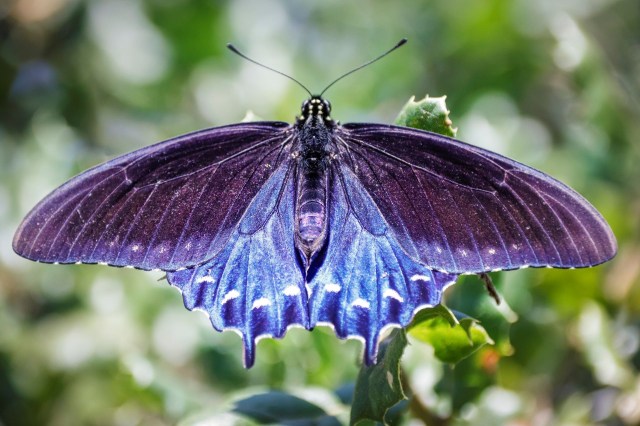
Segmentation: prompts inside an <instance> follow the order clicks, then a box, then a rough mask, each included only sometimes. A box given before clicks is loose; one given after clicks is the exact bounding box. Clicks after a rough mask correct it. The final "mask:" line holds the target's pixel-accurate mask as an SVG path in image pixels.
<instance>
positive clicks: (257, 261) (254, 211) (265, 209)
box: [167, 165, 309, 367]
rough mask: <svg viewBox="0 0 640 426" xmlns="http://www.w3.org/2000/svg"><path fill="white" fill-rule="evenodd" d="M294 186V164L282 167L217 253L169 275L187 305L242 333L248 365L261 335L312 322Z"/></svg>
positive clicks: (220, 328)
mask: <svg viewBox="0 0 640 426" xmlns="http://www.w3.org/2000/svg"><path fill="white" fill-rule="evenodd" d="M293 186H294V179H293V173H292V168H290V167H287V165H282V166H280V168H278V170H276V171H275V172H274V173H273V174H272V175H271V177H270V178H269V180H268V181H267V182H266V183H265V184H264V186H263V187H262V189H261V190H260V191H259V192H258V194H257V195H256V197H255V199H254V200H253V201H252V202H251V204H250V205H249V207H248V209H247V210H246V212H245V214H244V215H243V217H242V219H241V220H240V222H239V223H238V226H237V229H236V230H235V231H234V232H233V234H232V235H231V238H230V239H229V241H228V242H227V243H226V244H225V246H224V247H223V248H222V250H221V252H220V253H219V254H218V255H217V256H216V257H214V258H213V259H211V260H209V261H208V262H207V263H205V264H203V265H200V266H198V267H195V268H191V269H186V270H182V271H176V272H171V273H169V274H167V279H168V280H169V283H170V284H171V285H173V286H175V287H177V288H178V289H180V291H181V292H182V295H183V298H184V304H185V306H186V307H187V309H190V310H193V309H199V310H202V311H204V312H206V313H207V315H208V316H209V318H210V320H211V324H212V325H213V327H214V328H215V329H216V330H218V331H223V330H234V331H236V332H238V333H239V334H240V335H241V336H242V339H243V343H244V347H245V350H244V363H245V366H246V367H251V366H252V365H253V363H254V360H255V347H256V341H257V339H259V338H261V337H274V338H281V337H283V336H284V335H285V333H286V331H287V329H288V328H289V327H291V326H293V325H300V326H301V327H305V328H308V327H309V321H308V315H307V296H306V289H305V285H304V275H303V271H302V270H301V269H300V268H299V266H298V262H297V261H296V252H295V247H294V245H293V244H292V233H293V229H294V227H293V214H294V211H295V206H294V201H295V191H294V187H293Z"/></svg>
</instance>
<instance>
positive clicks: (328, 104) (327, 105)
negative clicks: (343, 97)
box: [322, 99, 331, 113]
mask: <svg viewBox="0 0 640 426" xmlns="http://www.w3.org/2000/svg"><path fill="white" fill-rule="evenodd" d="M322 104H323V105H324V109H325V111H326V112H327V113H329V112H331V102H329V101H328V100H326V99H323V100H322Z"/></svg>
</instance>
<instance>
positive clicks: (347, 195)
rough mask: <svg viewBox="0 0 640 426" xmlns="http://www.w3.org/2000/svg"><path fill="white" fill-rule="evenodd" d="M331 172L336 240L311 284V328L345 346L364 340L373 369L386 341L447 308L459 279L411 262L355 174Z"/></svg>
mask: <svg viewBox="0 0 640 426" xmlns="http://www.w3.org/2000/svg"><path fill="white" fill-rule="evenodd" d="M331 171H332V179H331V180H332V183H331V187H330V188H331V190H330V192H329V206H330V207H329V217H328V220H329V226H330V229H331V233H330V235H329V238H328V241H327V243H326V248H325V251H324V252H323V253H321V255H320V256H321V259H320V260H321V261H320V262H318V263H319V265H320V266H319V267H318V268H317V270H315V271H311V275H310V276H309V277H308V279H309V283H308V291H309V293H310V298H309V309H310V321H311V326H312V327H313V326H315V325H329V326H331V327H332V328H334V329H335V332H336V334H337V335H338V337H340V338H343V339H344V338H357V339H359V340H361V341H362V342H363V344H364V360H365V363H367V364H371V363H374V362H375V360H376V354H377V351H378V341H379V338H380V335H381V333H382V332H383V331H384V330H385V329H386V328H388V327H392V326H396V327H404V326H406V325H408V324H409V323H410V322H411V320H412V318H413V316H414V315H415V313H416V312H418V311H419V310H420V309H422V308H425V307H429V306H435V305H437V304H439V303H440V301H441V298H442V293H443V291H444V289H445V288H446V287H447V286H449V285H451V284H453V283H455V280H456V278H457V275H455V274H447V273H443V272H437V271H432V270H430V269H429V268H427V267H426V266H425V265H423V264H421V263H420V262H418V261H416V260H414V259H411V258H410V257H409V256H408V255H407V254H406V253H405V252H404V251H403V249H402V248H401V247H400V245H399V244H398V242H397V241H396V239H395V237H394V236H393V234H392V233H391V229H390V227H389V226H388V224H387V223H386V221H385V220H384V218H383V217H382V216H381V214H380V212H379V210H378V207H377V205H376V203H375V201H374V200H373V199H372V198H371V197H370V196H369V194H368V193H367V191H366V190H365V189H364V188H363V186H362V184H361V183H360V182H359V181H358V179H357V178H356V177H355V175H354V174H353V172H352V171H351V169H350V168H348V167H345V166H342V165H335V166H334V167H332V169H331Z"/></svg>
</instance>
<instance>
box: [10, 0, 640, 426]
mask: <svg viewBox="0 0 640 426" xmlns="http://www.w3.org/2000/svg"><path fill="white" fill-rule="evenodd" d="M402 37H407V38H408V39H409V44H408V45H407V46H405V47H404V48H403V49H401V50H400V51H398V52H396V53H394V54H393V55H391V56H390V57H388V58H385V59H384V60H383V61H381V62H379V63H377V64H376V65H374V66H372V67H370V68H368V69H365V70H363V71H360V72H359V73H358V74H357V75H356V76H353V77H351V78H349V79H347V80H344V81H342V82H341V83H339V85H336V86H335V87H334V88H332V89H331V90H330V91H329V92H328V93H327V97H328V98H329V99H330V100H331V102H332V104H333V107H334V110H333V114H332V115H333V116H334V117H335V118H337V119H339V120H341V121H343V122H348V121H376V122H392V121H393V120H394V118H395V116H396V114H397V113H398V112H399V110H400V108H401V107H402V106H403V105H404V103H405V102H406V101H407V100H408V99H409V97H410V96H412V95H416V97H423V96H424V95H425V94H427V93H428V94H430V95H434V96H438V95H447V103H448V106H449V108H450V109H451V111H452V112H451V118H452V119H453V121H454V124H455V125H456V126H458V127H459V133H458V136H459V138H460V139H463V140H465V141H468V142H470V143H474V144H477V145H480V146H483V147H486V148H489V149H492V150H494V151H498V152H500V153H503V154H506V155H508V156H510V157H513V158H515V159H517V160H519V161H522V162H524V163H527V164H529V165H532V166H534V167H537V168H539V169H541V170H543V171H545V172H547V173H550V174H552V175H553V176H555V177H557V178H559V179H561V180H563V181H564V182H566V183H568V184H570V185H571V186H572V187H574V188H575V189H577V190H578V191H579V192H581V193H582V194H583V195H585V196H586V197H587V198H588V199H589V200H590V201H591V202H592V203H593V204H594V205H595V206H596V207H597V208H598V209H599V210H600V211H601V212H602V213H603V215H604V216H605V217H606V218H607V220H608V221H609V223H610V224H611V226H612V228H613V230H614V232H615V234H616V235H617V237H618V241H619V246H620V250H619V254H618V256H617V257H616V258H615V259H614V260H613V261H612V262H610V263H608V264H606V265H603V266H599V267H596V268H591V269H588V270H579V271H578V270H576V271H556V270H522V271H516V272H511V273H502V274H494V279H495V281H496V283H497V285H498V288H499V290H500V291H501V293H502V295H503V296H504V298H505V301H506V303H504V304H503V305H502V306H501V307H500V308H496V306H495V305H494V304H493V302H492V301H491V299H490V298H489V297H488V296H487V295H486V294H485V293H484V291H483V289H482V285H481V284H480V283H479V281H477V280H476V279H474V278H466V279H464V280H461V281H460V283H459V284H458V285H457V286H454V287H453V288H451V289H450V290H448V294H447V304H448V305H449V306H450V307H451V308H453V309H457V310H460V311H463V312H466V313H468V314H470V315H473V316H475V317H476V318H478V319H479V320H481V321H482V324H483V325H484V326H485V328H486V329H487V330H488V332H489V333H490V335H491V336H492V338H493V339H494V340H495V341H496V344H495V345H493V346H486V347H484V348H483V349H481V350H480V351H478V352H476V353H475V354H474V355H473V356H471V357H470V358H468V359H466V360H465V361H463V362H462V363H460V364H458V365H457V366H456V367H455V368H452V367H451V366H447V365H442V364H441V363H439V362H437V361H436V360H435V359H434V357H433V353H432V350H430V347H428V346H427V345H424V344H420V343H416V342H414V343H413V344H412V345H411V346H410V347H409V348H408V349H407V353H406V354H405V358H404V361H403V362H404V368H405V371H406V373H407V374H406V377H407V384H408V385H409V387H410V391H411V392H412V393H413V394H414V398H415V403H412V404H411V409H412V410H413V411H412V412H411V413H408V414H405V415H404V416H403V417H402V418H401V419H400V422H401V423H404V424H420V420H419V419H420V418H422V419H424V418H426V417H428V416H427V414H424V413H422V415H421V414H420V410H426V411H427V412H428V415H430V416H432V418H434V419H438V420H437V421H435V422H432V424H443V425H445V424H452V425H477V424H496V425H497V424H509V425H550V424H553V425H592V424H603V425H604V424H606V425H637V424H640V378H639V377H638V369H639V367H640V278H639V274H640V239H639V236H638V234H639V217H640V214H639V213H640V183H639V182H640V3H638V1H637V0H540V1H529V0H491V1H482V2H478V1H463V0H434V1H418V0H413V1H403V2H383V1H371V2H343V1H338V0H326V1H323V2H310V1H293V0H289V1H275V0H260V1H247V0H237V1H209V0H2V1H1V2H0V424H6V425H43V424H50V425H74V424H82V425H102V424H115V425H138V424H141V425H142V424H144V425H165V424H176V423H183V424H205V423H199V422H205V421H208V422H209V423H208V424H245V423H246V420H243V419H242V417H239V416H237V415H234V414H230V413H228V410H229V408H230V407H232V403H233V401H234V400H235V399H237V398H240V397H242V396H243V395H249V394H252V393H255V392H258V391H260V390H265V389H282V390H285V391H288V392H292V393H294V394H295V395H298V396H304V397H305V398H308V399H309V400H312V401H315V402H316V403H318V404H320V405H322V406H323V407H325V408H326V409H327V410H329V411H330V412H331V413H332V414H336V415H338V416H339V417H340V418H341V419H343V420H344V419H347V418H348V407H347V406H346V405H344V404H343V403H342V402H341V401H340V399H339V398H337V397H336V394H334V393H333V391H334V390H336V389H340V388H342V389H348V386H349V384H350V383H352V382H353V380H354V379H355V377H356V375H357V372H358V362H359V361H358V360H359V357H360V345H359V343H357V342H353V341H350V342H342V341H339V340H338V339H336V338H335V336H334V335H333V334H332V332H331V331H329V330H323V329H318V330H315V331H314V332H313V333H308V332H306V331H303V330H292V331H291V332H289V334H288V335H287V337H286V338H285V339H284V340H282V341H272V340H263V341H261V342H260V344H259V345H258V360H257V365H256V366H255V367H254V368H253V369H251V370H250V371H245V370H244V369H243V368H242V364H241V362H242V361H241V342H240V339H239V338H238V337H237V336H236V335H235V334H233V333H223V334H220V333H217V332H215V331H213V330H212V329H211V328H210V326H209V324H208V323H207V319H206V318H205V317H204V316H203V315H201V314H199V313H190V312H188V311H186V310H185V309H184V308H183V306H182V302H181V298H180V295H179V293H178V292H176V291H175V290H173V289H171V288H170V287H169V286H168V285H167V284H166V281H162V280H160V279H161V278H162V276H161V274H155V273H148V272H141V271H133V270H120V269H112V268H106V267H97V266H48V265H41V264H36V263H32V262H29V261H27V260H24V259H21V258H19V257H18V256H16V255H15V254H14V253H13V251H12V249H11V240H12V236H13V233H14V231H15V229H16V227H17V226H18V224H19V221H20V219H21V218H22V217H23V216H24V215H25V214H26V213H27V212H28V211H29V209H30V208H32V207H33V206H34V205H35V203H36V202H37V201H38V200H39V199H40V198H41V197H43V196H44V195H46V194H47V193H48V192H49V191H51V190H53V189H54V188H55V187H57V186H58V185H59V184H61V183H62V182H64V181H65V180H66V179H68V178H70V177H71V176H73V175H75V174H77V173H79V172H80V171H82V170H84V169H86V168H88V167H90V166H93V165H95V164H97V163H99V162H102V161H105V160H107V159H110V158H112V157H114V156H116V155H119V154H122V153H125V152H128V151H130V150H133V149H136V148H140V147H142V146H145V145H148V144H150V143H152V142H156V141H159V140H162V139H166V138H169V137H172V136H175V135H178V134H181V133H185V132H188V131H191V130H195V129H199V128H204V127H210V126H215V125H222V124H227V123H232V122H237V121H240V120H241V119H242V118H243V117H244V115H245V114H246V113H247V111H248V110H252V111H253V112H254V113H255V114H256V115H258V116H260V117H263V118H266V119H277V120H285V121H291V120H292V119H293V117H294V115H295V114H297V112H298V109H299V105H300V103H301V101H302V100H303V99H304V97H305V93H304V92H303V91H302V90H301V89H300V88H299V87H297V86H296V85H295V84H293V83H292V82H290V81H288V80H286V79H284V78H282V77H281V76H278V75H277V74H275V73H270V72H268V71H265V70H263V69H260V68H258V67H256V66H254V65H252V64H250V63H248V62H246V61H243V60H241V59H240V58H238V57H236V56H234V55H232V54H230V53H229V52H228V51H227V50H226V49H225V43H227V42H229V41H233V42H234V43H235V44H236V45H237V46H238V47H239V48H241V50H243V51H245V53H247V54H249V55H250V56H251V57H253V58H255V59H256V60H259V61H262V62H264V63H265V64H267V65H270V66H272V67H275V68H277V69H279V70H281V71H283V72H286V73H290V74H291V75H293V76H295V77H296V78H298V79H300V80H302V81H303V82H304V83H305V84H306V85H307V86H309V87H310V88H311V89H312V90H314V91H318V90H320V89H321V88H322V87H323V86H324V85H325V84H327V83H328V82H329V81H331V80H332V79H333V78H335V77H336V76H338V75H339V74H341V73H342V72H344V71H346V70H348V69H350V68H352V67H354V66H356V65H359V64H360V63H362V62H364V61H365V60H367V59H370V58H372V57H374V56H376V55H377V54H379V53H381V52H382V51H384V50H385V49H387V48H389V47H391V46H392V45H393V44H394V43H395V42H396V41H398V40H399V39H400V38H402Z"/></svg>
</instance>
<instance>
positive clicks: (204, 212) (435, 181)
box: [13, 41, 616, 367]
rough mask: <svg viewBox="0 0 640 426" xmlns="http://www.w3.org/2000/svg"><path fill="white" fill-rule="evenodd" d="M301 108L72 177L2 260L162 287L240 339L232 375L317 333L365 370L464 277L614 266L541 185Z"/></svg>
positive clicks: (385, 128)
mask: <svg viewBox="0 0 640 426" xmlns="http://www.w3.org/2000/svg"><path fill="white" fill-rule="evenodd" d="M403 43H404V42H403V41H402V42H401V43H399V44H398V45H396V47H394V49H395V48H397V47H399V46H400V45H401V44H403ZM232 50H233V48H232ZM391 50H393V49H391ZM389 52H390V51H389ZM389 52H387V53H389ZM236 53H238V52H236ZM385 55H386V53H385ZM382 56H384V55H381V56H380V57H382ZM380 57H379V58H380ZM379 58H377V59H379ZM377 59H375V60H377ZM375 60H374V61H375ZM370 62H373V61H370ZM365 65H366V64H365ZM359 68H360V67H359ZM359 68H357V69H359ZM347 74H349V73H347ZM347 74H345V75H347ZM336 81H337V80H336ZM334 82H335V81H334ZM332 84H333V83H332ZM329 86H331V85H329ZM329 86H328V87H329ZM303 87H304V86H303ZM328 87H327V88H328ZM325 91H326V89H325ZM322 93H324V91H323V92H322ZM309 94H310V97H309V98H308V99H307V100H306V101H304V103H303V104H302V108H301V112H300V115H299V116H298V117H297V118H296V120H295V122H294V123H293V124H288V123H283V122H273V121H264V122H246V123H238V124H232V125H228V126H223V127H216V128H211V129H206V130H202V131H197V132H194V133H189V134H186V135H183V136H179V137H176V138H173V139H169V140H166V141H164V142H160V143H158V144H155V145H151V146H148V147H146V148H142V149H139V150H137V151H134V152H131V153H129V154H126V155H123V156H120V157H118V158H115V159H113V160H110V161H107V162H106V163H104V164H102V165H99V166H96V167H94V168H92V169H90V170H87V171H85V172H84V173H81V174H80V175H78V176H76V177H74V178H72V179H71V180H69V181H68V182H67V183H65V184H63V185H62V186H60V187H59V188H58V189H56V190H54V191H53V192H52V193H51V194H49V195H48V196H47V197H46V198H44V199H43V200H42V201H41V202H40V203H39V204H38V205H37V206H36V207H35V208H34V209H33V210H32V211H31V212H30V213H29V214H28V215H27V216H26V218H25V219H24V221H23V222H22V224H21V225H20V226H19V228H18V230H17V232H16V234H15V237H14V240H13V248H14V250H15V252H16V253H18V254H19V255H21V256H23V257H25V258H27V259H31V260H34V261H39V262H47V263H63V264H67V263H90V264H106V265H110V266H118V267H133V268H137V269H143V270H162V271H166V276H167V280H168V282H169V283H170V284H171V285H172V286H174V287H176V288H178V289H179V290H180V291H181V292H182V295H183V299H184V304H185V306H186V307H187V308H188V309H190V310H202V311H204V312H206V313H207V315H208V316H209V318H210V320H211V323H212V325H213V327H214V328H215V329H216V330H219V331H222V330H235V331H237V332H238V333H239V334H240V335H241V336H242V339H243V343H244V362H245V366H246V367H250V366H251V365H253V363H254V360H255V348H256V342H257V340H258V339H260V338H263V337H273V338H282V337H283V336H284V335H285V333H286V332H287V330H288V329H289V328H290V327H292V326H301V327H304V328H306V329H313V328H314V327H316V326H318V325H329V326H331V327H333V328H334V330H335V333H336V334H337V336H338V337H340V338H357V339H359V340H361V341H362V342H363V343H364V361H365V363H366V364H371V363H374V362H375V360H376V354H377V350H378V340H379V337H380V335H381V334H382V333H383V332H384V330H385V329H387V328H389V327H394V326H395V327H404V326H406V325H408V324H409V322H410V321H411V320H412V318H413V317H414V315H415V314H416V312H418V311H419V310H421V309H423V308H425V307H429V306H435V305H437V304H438V303H440V301H441V297H442V293H443V291H444V290H445V289H446V288H447V287H448V286H450V285H452V284H454V283H455V282H456V279H457V278H458V276H459V275H460V274H484V273H487V272H490V271H500V270H511V269H518V268H524V267H529V266H530V267H554V268H578V267H588V266H593V265H597V264H600V263H602V262H605V261H607V260H609V259H611V258H612V257H613V256H614V255H615V253H616V241H615V237H614V236H613V233H612V231H611V229H610V228H609V226H608V224H607V223H606V221H605V220H604V219H603V218H602V216H601V215H600V214H599V213H598V211H597V210H596V209H595V208H594V207H593V206H592V205H590V204H589V203H588V202H587V201H586V200H585V199H584V198H583V197H582V196H580V195H579V194H578V193H576V192H575V191H573V190H572V189H570V188H569V187H568V186H566V185H564V184H562V183H561V182H559V181H557V180H555V179H553V178H551V177H550V176H548V175H546V174H544V173H542V172H539V171H537V170H534V169H532V168H530V167H527V166H525V165H523V164H521V163H518V162H516V161H514V160H511V159H509V158H506V157H503V156H501V155H499V154H496V153H493V152H490V151H487V150H484V149H481V148H478V147H475V146H472V145H469V144H466V143H464V142H461V141H458V140H455V139H452V138H449V137H446V136H441V135H438V134H435V133H430V132H426V131H422V130H417V129H411V128H407V127H400V126H393V125H386V124H372V123H348V124H344V125H343V124H340V123H338V122H336V121H334V119H333V118H332V117H331V104H330V103H329V101H327V100H326V99H324V98H323V97H322V94H321V95H316V96H313V95H311V93H310V92H309Z"/></svg>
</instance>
